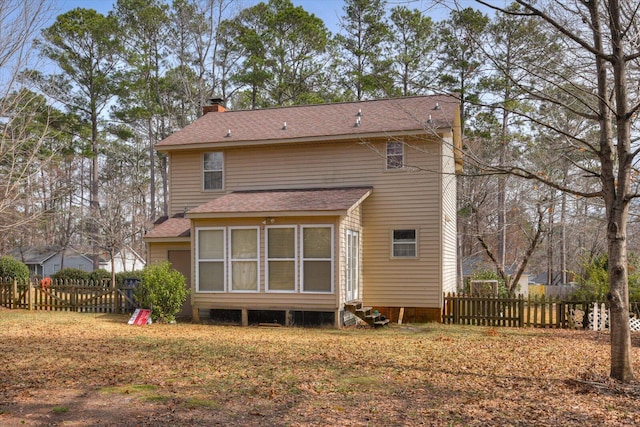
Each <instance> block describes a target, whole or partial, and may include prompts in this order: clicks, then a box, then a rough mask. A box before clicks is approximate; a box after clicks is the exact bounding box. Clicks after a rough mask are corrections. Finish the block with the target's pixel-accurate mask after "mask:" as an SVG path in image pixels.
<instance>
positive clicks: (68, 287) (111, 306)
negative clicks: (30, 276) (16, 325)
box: [0, 279, 137, 313]
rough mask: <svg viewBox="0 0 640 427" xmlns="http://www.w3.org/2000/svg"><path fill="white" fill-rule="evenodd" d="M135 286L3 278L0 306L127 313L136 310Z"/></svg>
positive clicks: (0, 289) (133, 284) (0, 290)
mask: <svg viewBox="0 0 640 427" xmlns="http://www.w3.org/2000/svg"><path fill="white" fill-rule="evenodd" d="M134 290H135V283H131V282H129V283H125V284H124V285H122V286H117V287H112V286H111V281H110V280H104V281H86V282H85V281H81V280H79V281H76V280H72V281H55V280H54V281H52V282H51V283H50V284H49V283H44V284H43V283H33V282H27V283H21V282H19V281H17V280H14V279H0V306H2V307H5V308H10V309H23V310H46V311H76V312H82V313H128V312H132V311H133V310H134V309H135V308H137V304H136V302H135V298H134V296H133V294H134Z"/></svg>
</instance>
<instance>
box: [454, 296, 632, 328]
mask: <svg viewBox="0 0 640 427" xmlns="http://www.w3.org/2000/svg"><path fill="white" fill-rule="evenodd" d="M594 303H597V304H602V302H601V301H572V300H569V299H566V298H558V297H546V296H528V297H524V296H522V295H520V296H511V297H506V298H503V297H497V296H472V295H467V294H453V293H447V294H445V296H444V306H443V308H442V322H443V323H447V324H456V325H480V326H511V327H536V328H575V327H582V328H587V327H588V319H589V314H590V313H591V312H592V311H593V307H594ZM630 310H631V314H633V315H634V316H635V317H640V302H632V303H631V304H630ZM574 313H582V316H581V319H580V321H579V322H576V318H575V317H574V316H573V315H574Z"/></svg>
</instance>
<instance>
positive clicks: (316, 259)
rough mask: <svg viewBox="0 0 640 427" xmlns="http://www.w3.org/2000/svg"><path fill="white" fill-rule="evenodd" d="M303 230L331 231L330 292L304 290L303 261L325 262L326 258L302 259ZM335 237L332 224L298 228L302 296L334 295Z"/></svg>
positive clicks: (308, 225)
mask: <svg viewBox="0 0 640 427" xmlns="http://www.w3.org/2000/svg"><path fill="white" fill-rule="evenodd" d="M305 228H330V229H331V290H330V291H305V290H304V262H305V261H327V258H305V257H304V229H305ZM334 241H335V237H334V231H333V224H303V225H301V226H300V292H301V293H304V294H319V295H330V294H333V293H335V286H334V278H335V261H334V253H335V246H334V245H335V243H334Z"/></svg>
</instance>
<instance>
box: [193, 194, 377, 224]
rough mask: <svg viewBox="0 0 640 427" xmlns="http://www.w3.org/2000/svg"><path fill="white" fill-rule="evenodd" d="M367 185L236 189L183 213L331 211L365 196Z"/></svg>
mask: <svg viewBox="0 0 640 427" xmlns="http://www.w3.org/2000/svg"><path fill="white" fill-rule="evenodd" d="M371 191H372V188H371V187H348V188H324V189H303V190H302V189H301V190H268V191H239V192H235V193H230V194H227V195H224V196H222V197H219V198H217V199H215V200H212V201H210V202H207V203H205V204H203V205H200V206H198V207H197V208H194V209H191V210H190V211H188V212H187V216H189V217H193V216H201V214H218V215H220V216H232V215H238V214H258V215H260V214H264V213H277V212H281V213H284V212H287V213H295V212H298V213H299V212H303V211H304V212H310V213H316V214H318V213H323V212H324V213H335V212H341V211H347V210H348V209H349V208H351V207H352V206H353V205H355V204H356V203H358V202H359V201H360V200H362V199H364V198H365V197H367V196H368V195H369V194H370V193H371Z"/></svg>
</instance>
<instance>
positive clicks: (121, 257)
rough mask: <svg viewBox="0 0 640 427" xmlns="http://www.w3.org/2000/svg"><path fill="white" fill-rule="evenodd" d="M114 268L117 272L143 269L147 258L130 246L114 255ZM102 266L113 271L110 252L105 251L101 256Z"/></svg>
mask: <svg viewBox="0 0 640 427" xmlns="http://www.w3.org/2000/svg"><path fill="white" fill-rule="evenodd" d="M113 260H114V270H115V272H116V273H121V272H124V271H135V270H142V269H143V268H144V266H145V264H146V263H145V260H144V258H142V257H141V256H140V255H138V253H137V252H136V251H134V250H133V249H132V248H130V247H129V246H126V247H124V248H123V249H121V250H119V251H118V252H116V253H115V255H114V256H113ZM100 268H103V269H105V270H107V271H108V272H111V258H110V257H109V254H107V253H103V254H102V255H101V257H100Z"/></svg>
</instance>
